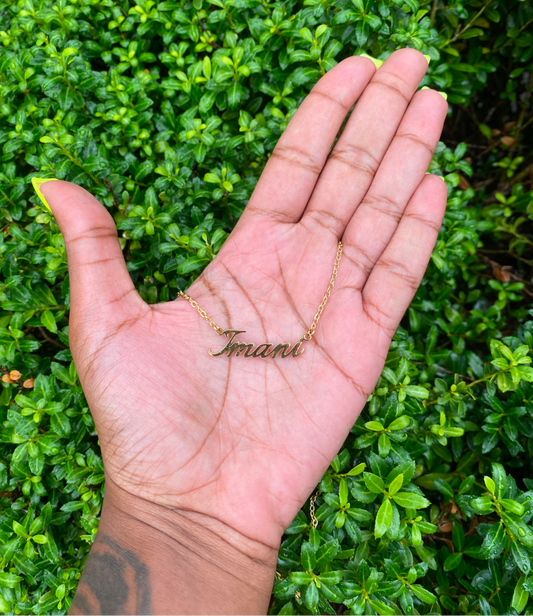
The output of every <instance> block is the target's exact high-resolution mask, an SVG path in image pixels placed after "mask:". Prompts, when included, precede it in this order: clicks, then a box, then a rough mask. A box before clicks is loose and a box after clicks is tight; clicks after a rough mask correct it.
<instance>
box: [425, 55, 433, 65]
mask: <svg viewBox="0 0 533 616" xmlns="http://www.w3.org/2000/svg"><path fill="white" fill-rule="evenodd" d="M424 58H425V59H426V60H427V61H428V64H429V63H430V62H431V58H430V57H429V56H428V55H427V54H424Z"/></svg>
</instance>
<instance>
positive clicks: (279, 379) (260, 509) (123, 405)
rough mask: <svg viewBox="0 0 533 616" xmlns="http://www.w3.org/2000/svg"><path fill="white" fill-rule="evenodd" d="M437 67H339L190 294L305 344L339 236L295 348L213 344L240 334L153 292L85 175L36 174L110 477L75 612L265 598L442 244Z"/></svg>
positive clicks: (261, 608)
mask: <svg viewBox="0 0 533 616" xmlns="http://www.w3.org/2000/svg"><path fill="white" fill-rule="evenodd" d="M427 66H428V65H427V61H426V59H425V58H424V56H423V55H422V54H421V53H419V52H417V51H415V50H412V49H404V50H400V51H397V52H395V53H393V54H392V55H391V56H390V57H389V58H388V59H387V60H386V62H385V63H384V64H383V65H382V66H381V67H380V68H379V70H377V71H376V69H375V67H374V64H373V62H372V61H371V60H369V59H367V58H362V57H352V58H348V59H346V60H344V61H343V62H341V63H340V64H338V65H337V66H336V67H335V68H333V69H332V70H331V71H330V72H329V73H327V74H326V75H325V76H324V77H323V78H322V79H321V80H320V81H319V82H318V84H317V85H316V86H315V87H314V88H313V90H312V92H311V93H310V95H309V96H308V97H307V98H306V99H305V101H304V102H303V103H302V105H301V106H300V108H299V109H298V111H297V112H296V114H295V116H294V117H293V119H292V120H291V122H290V124H289V126H288V128H287V129H286V131H285V132H284V134H283V135H282V137H281V138H280V140H279V142H278V144H277V146H276V148H275V150H274V152H273V153H272V155H271V156H270V158H269V161H268V163H267V165H266V167H265V170H264V171H263V174H262V176H261V178H260V180H259V182H258V184H257V187H256V189H255V191H254V193H253V195H252V197H251V199H250V201H249V203H248V205H247V207H246V209H245V211H244V213H243V215H242V217H241V218H240V220H239V222H238V224H237V225H236V227H235V229H234V230H233V232H232V233H231V235H230V236H229V238H228V240H227V241H226V243H225V244H224V246H223V248H222V249H221V251H220V253H219V255H218V256H217V258H216V259H215V260H214V261H213V262H212V263H211V264H210V265H209V267H207V269H206V270H205V271H204V272H203V274H202V275H201V276H200V277H199V278H198V280H197V281H196V282H194V284H193V285H192V286H191V287H190V289H189V290H188V291H187V293H188V294H190V296H191V297H192V298H193V299H195V300H196V301H197V302H198V303H199V305H200V306H201V307H202V308H203V309H204V310H205V311H206V312H207V314H208V315H209V316H211V317H212V318H213V319H214V320H215V322H216V323H217V324H218V325H221V326H222V327H223V328H225V329H238V330H245V331H246V333H245V334H240V335H239V340H241V341H245V342H253V343H254V344H255V345H257V344H260V343H262V342H272V343H274V344H277V343H279V342H290V343H291V344H294V343H296V342H297V341H298V340H299V339H300V338H301V336H302V335H303V334H304V333H305V332H306V331H307V329H308V327H309V325H310V324H311V322H312V320H313V317H314V315H315V312H316V310H317V308H318V306H319V304H320V302H321V300H322V297H323V295H324V292H325V290H326V287H327V284H328V282H329V279H330V276H331V272H332V268H333V263H334V260H335V254H336V250H337V242H338V241H339V239H341V240H342V242H343V244H344V252H343V257H342V260H341V264H340V268H339V273H338V278H337V281H336V283H335V287H334V290H333V293H332V295H331V298H330V300H329V302H328V304H327V307H326V309H325V311H324V313H323V316H322V318H321V320H320V323H319V325H318V328H317V331H316V334H315V336H314V337H313V339H312V340H311V341H309V342H305V343H304V348H305V352H304V353H303V354H302V355H301V356H299V357H297V358H293V357H292V358H291V357H289V358H285V359H282V358H279V357H278V358H276V359H272V358H268V359H263V358H246V357H243V356H238V357H235V356H232V357H231V358H228V357H227V356H225V355H222V356H220V357H211V356H210V355H209V354H208V352H207V350H208V349H209V348H210V349H211V350H212V351H213V352H214V351H218V350H220V349H222V347H223V346H224V344H225V343H226V341H227V338H226V337H224V336H217V334H216V333H215V331H214V330H213V329H212V328H210V327H209V325H208V324H207V323H206V322H205V321H204V320H203V319H201V318H200V316H199V314H198V313H197V312H196V311H195V310H194V309H193V308H192V307H191V305H190V304H189V303H188V302H187V301H186V300H184V299H183V298H178V299H176V300H175V301H172V302H168V303H163V304H157V305H147V304H146V303H145V302H144V301H143V300H142V299H141V298H140V296H139V295H138V294H137V292H136V290H135V288H134V285H133V284H132V281H131V279H130V276H129V274H128V272H127V270H126V266H125V263H124V259H123V256H122V252H121V250H120V245H119V242H118V239H117V233H116V228H115V225H114V223H113V220H112V218H111V216H110V215H109V213H108V212H107V210H106V209H105V208H104V207H103V206H102V205H101V204H100V203H99V202H98V201H97V200H96V199H95V198H94V197H93V196H92V195H90V194H89V193H88V192H87V191H85V190H84V189H83V188H81V187H79V186H77V185H74V184H70V183H68V182H62V181H54V182H47V183H45V184H43V185H42V187H41V190H42V192H43V194H44V196H45V198H46V199H47V201H48V203H49V204H50V206H51V208H52V210H53V213H54V215H55V217H56V219H57V222H58V224H59V226H60V229H61V232H62V233H63V236H64V239H65V244H66V248H67V256H68V263H69V272H70V284H71V306H72V308H71V316H70V340H71V348H72V353H73V357H74V361H75V364H76V367H77V369H78V373H79V375H80V379H81V383H82V385H83V388H84V391H85V394H86V396H87V400H88V402H89V405H90V408H91V412H92V414H93V417H94V419H95V423H96V427H97V430H98V434H99V438H100V444H101V447H102V454H103V459H104V465H105V472H106V496H105V502H104V510H103V514H102V520H101V525H100V530H99V531H98V535H97V539H96V542H95V545H94V547H93V549H92V552H91V556H90V557H89V560H88V564H87V567H86V570H85V573H84V575H83V577H82V580H81V583H80V587H79V589H78V592H77V595H76V597H75V599H74V601H73V604H72V607H71V613H73V614H74V613H226V614H228V613H261V612H265V611H266V610H267V607H268V600H269V595H270V591H271V587H272V581H273V576H274V572H275V564H276V554H277V550H278V548H279V544H280V539H281V535H282V533H283V530H284V529H285V528H286V527H287V526H288V525H289V524H290V522H291V521H292V520H293V518H294V517H295V516H296V514H297V512H298V511H299V509H300V508H301V506H302V505H303V503H304V502H305V500H306V499H307V498H308V497H309V495H310V493H311V492H312V491H313V489H314V488H315V486H316V485H317V483H318V482H319V480H320V478H321V476H322V474H323V473H324V472H325V470H326V469H327V467H328V465H329V463H330V461H331V460H332V459H333V457H334V456H335V455H336V454H337V453H338V451H339V449H340V448H341V446H342V443H343V441H344V440H345V438H346V436H347V435H348V432H349V430H350V428H351V427H352V426H353V424H354V422H355V421H356V419H357V417H358V416H359V414H360V412H361V410H362V408H363V406H364V404H365V402H366V399H367V397H368V395H369V394H370V393H371V391H372V389H373V387H374V386H375V384H376V382H377V379H378V377H379V375H380V373H381V370H382V368H383V365H384V361H385V358H386V355H387V351H388V348H389V345H390V341H391V338H392V336H393V334H394V332H395V330H396V328H397V326H398V324H399V322H400V320H401V318H402V316H403V314H404V312H405V310H406V309H407V307H408V305H409V303H410V301H411V299H412V297H413V295H414V293H415V291H416V289H417V288H418V286H419V284H420V282H421V279H422V277H423V274H424V272H425V269H426V267H427V263H428V260H429V258H430V254H431V250H432V248H433V247H434V244H435V242H436V239H437V234H438V230H439V228H440V225H441V222H442V218H443V215H444V210H445V204H446V196H447V190H446V185H445V183H444V182H443V181H442V179H440V178H438V177H435V176H433V175H425V172H426V170H427V168H428V166H429V163H430V160H431V156H432V153H433V151H434V149H435V147H436V145H437V142H438V139H439V136H440V134H441V130H442V125H443V122H444V119H445V116H446V112H447V104H446V101H445V100H444V98H443V97H442V96H441V95H440V94H439V93H437V92H435V91H433V90H423V91H418V92H417V91H416V90H417V88H418V86H419V84H420V80H421V79H422V77H423V76H424V73H425V71H426V70H427ZM356 100H358V102H357V106H356V107H355V110H354V111H353V113H352V114H351V116H350V118H349V120H348V122H347V125H346V126H345V128H344V130H343V132H342V134H341V136H340V138H339V139H338V141H337V142H336V144H335V147H334V148H333V150H332V151H331V153H330V150H331V146H332V144H333V142H334V140H335V137H336V135H337V133H338V131H339V129H340V128H341V125H342V122H343V121H344V119H345V116H346V114H347V113H348V112H349V110H350V108H351V107H352V106H353V104H354V103H355V102H356ZM106 555H107V556H106ZM106 563H107V564H106ZM105 571H107V573H104V572H105ZM113 572H115V573H113ZM117 572H118V573H117ZM206 588H208V589H209V592H206ZM143 589H144V590H143ZM113 610H115V611H113Z"/></svg>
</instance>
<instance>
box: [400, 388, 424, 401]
mask: <svg viewBox="0 0 533 616" xmlns="http://www.w3.org/2000/svg"><path fill="white" fill-rule="evenodd" d="M403 390H404V391H405V393H406V394H407V395H408V396H411V397H412V398H420V399H421V400H426V399H427V398H429V391H428V390H427V389H426V388H425V387H420V386H418V385H407V387H404V388H403Z"/></svg>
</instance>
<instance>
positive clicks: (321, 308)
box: [178, 242, 342, 528]
mask: <svg viewBox="0 0 533 616" xmlns="http://www.w3.org/2000/svg"><path fill="white" fill-rule="evenodd" d="M341 257H342V242H339V244H338V247H337V256H336V257H335V263H334V264H333V273H332V274H331V280H330V281H329V284H328V288H327V289H326V292H325V293H324V297H323V299H322V301H321V302H320V306H319V307H318V310H317V313H316V314H315V318H314V319H313V322H312V323H311V327H310V328H309V329H308V330H307V332H306V333H305V334H304V335H303V337H302V340H311V338H312V337H313V335H314V333H315V331H316V328H317V325H318V321H319V320H320V317H321V316H322V313H323V312H324V308H325V307H326V304H327V303H328V299H329V296H330V295H331V291H332V290H333V285H334V284H335V280H337V274H338V272H339V265H340V262H341ZM178 297H184V298H185V299H186V300H187V301H188V302H189V304H190V305H191V306H192V307H193V308H194V309H195V310H197V311H198V314H199V315H200V316H201V317H202V319H205V320H206V321H207V322H208V323H209V325H211V327H212V328H213V329H214V330H215V331H216V333H217V334H218V335H221V334H223V333H224V331H225V330H224V328H223V327H219V326H218V325H217V324H216V323H215V322H214V321H213V319H212V318H211V317H209V316H207V312H206V311H205V310H203V309H202V308H200V306H199V305H198V303H197V302H195V301H194V300H193V299H192V297H190V296H189V295H187V293H184V292H183V291H178ZM317 524H318V522H317ZM315 528H316V526H315Z"/></svg>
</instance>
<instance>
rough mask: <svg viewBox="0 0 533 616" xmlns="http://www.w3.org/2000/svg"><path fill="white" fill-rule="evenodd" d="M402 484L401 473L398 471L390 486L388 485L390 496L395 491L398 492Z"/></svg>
mask: <svg viewBox="0 0 533 616" xmlns="http://www.w3.org/2000/svg"><path fill="white" fill-rule="evenodd" d="M402 485H403V474H402V473H400V474H399V475H397V477H396V478H395V479H394V480H393V481H392V482H391V484H390V486H389V494H390V495H391V496H393V495H394V494H396V492H398V490H399V489H400V488H401V487H402Z"/></svg>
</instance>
